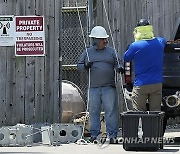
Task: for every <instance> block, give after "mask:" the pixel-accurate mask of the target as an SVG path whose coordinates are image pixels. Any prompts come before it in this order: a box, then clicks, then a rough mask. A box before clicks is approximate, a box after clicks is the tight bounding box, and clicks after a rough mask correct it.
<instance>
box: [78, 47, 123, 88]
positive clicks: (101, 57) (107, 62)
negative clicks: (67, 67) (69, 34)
mask: <svg viewBox="0 0 180 154" xmlns="http://www.w3.org/2000/svg"><path fill="white" fill-rule="evenodd" d="M87 53H88V56H89V61H90V62H93V65H92V67H91V69H90V87H101V86H115V69H117V68H119V67H121V66H122V62H121V60H120V58H119V57H120V56H119V54H118V52H117V51H116V50H115V49H113V48H111V47H108V46H107V47H105V48H104V49H102V50H97V49H96V48H95V47H94V46H92V47H90V48H88V49H87V51H86V50H84V51H83V53H82V54H81V56H80V58H79V61H78V64H77V68H78V70H79V71H87V73H88V70H87V69H85V67H84V64H85V63H86V62H87V61H88V58H87ZM117 59H118V62H117Z"/></svg>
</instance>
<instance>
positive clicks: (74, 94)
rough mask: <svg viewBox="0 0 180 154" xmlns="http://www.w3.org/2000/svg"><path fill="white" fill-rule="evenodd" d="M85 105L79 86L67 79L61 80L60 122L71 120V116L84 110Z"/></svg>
mask: <svg viewBox="0 0 180 154" xmlns="http://www.w3.org/2000/svg"><path fill="white" fill-rule="evenodd" d="M85 108H86V105H85V103H84V101H83V98H82V92H81V90H80V89H79V87H78V86H77V85H76V84H74V83H72V82H70V81H67V80H62V122H63V123H68V122H71V120H72V117H73V116H74V115H77V114H79V113H81V112H84V111H85Z"/></svg>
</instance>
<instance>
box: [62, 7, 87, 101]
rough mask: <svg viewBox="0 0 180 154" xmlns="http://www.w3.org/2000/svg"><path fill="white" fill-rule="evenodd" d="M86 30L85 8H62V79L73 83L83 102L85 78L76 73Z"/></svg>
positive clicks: (85, 91) (85, 90)
mask: <svg viewBox="0 0 180 154" xmlns="http://www.w3.org/2000/svg"><path fill="white" fill-rule="evenodd" d="M78 14H79V16H80V20H79V16H78ZM80 23H81V24H82V30H81V26H80ZM87 29H88V27H87V8H86V6H80V7H79V6H78V9H77V7H75V6H70V7H62V79H63V80H69V81H71V82H73V83H75V84H76V85H77V86H78V87H79V88H80V89H81V91H82V93H83V96H82V97H83V98H84V99H85V100H86V98H87V97H86V93H87V77H86V75H85V74H83V73H80V72H78V71H77V62H78V59H79V56H80V54H81V53H82V50H83V49H84V48H85V44H84V39H85V42H87V37H86V36H87ZM82 31H83V34H84V36H85V38H83V34H82ZM86 44H87V43H86Z"/></svg>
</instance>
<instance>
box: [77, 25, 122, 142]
mask: <svg viewBox="0 0 180 154" xmlns="http://www.w3.org/2000/svg"><path fill="white" fill-rule="evenodd" d="M89 37H90V38H92V41H93V44H92V46H91V47H89V48H87V49H85V50H84V51H83V53H82V54H81V56H80V58H79V61H78V64H77V67H78V70H79V71H85V72H86V73H87V74H89V88H88V91H89V101H88V111H89V115H90V133H91V139H90V141H91V142H93V141H94V140H96V138H97V136H98V135H99V134H100V133H101V132H100V128H101V122H100V113H101V106H103V109H104V112H105V121H106V132H107V133H108V136H109V138H110V143H112V144H113V143H117V139H116V137H117V132H118V102H117V92H116V85H115V72H118V73H120V72H121V73H123V72H124V69H123V66H122V61H121V60H120V56H119V54H118V52H117V51H116V50H115V49H114V48H112V47H109V46H107V44H108V40H107V39H108V37H109V35H107V33H106V30H105V29H104V28H103V27H102V26H95V27H94V28H93V29H92V30H91V33H90V35H89ZM88 72H89V73H88Z"/></svg>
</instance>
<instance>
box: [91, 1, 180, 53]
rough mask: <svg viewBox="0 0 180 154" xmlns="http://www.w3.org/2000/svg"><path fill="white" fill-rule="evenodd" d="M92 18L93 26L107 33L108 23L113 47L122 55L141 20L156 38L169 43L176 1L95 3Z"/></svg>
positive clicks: (178, 14)
mask: <svg viewBox="0 0 180 154" xmlns="http://www.w3.org/2000/svg"><path fill="white" fill-rule="evenodd" d="M103 1H104V4H105V5H103ZM105 10H106V11H105ZM106 12H107V16H106ZM94 16H95V23H96V25H103V26H105V27H106V29H107V30H108V31H109V27H108V22H107V21H109V23H110V28H111V30H112V35H113V38H114V43H115V47H116V49H117V50H118V51H119V52H120V53H123V52H124V51H125V49H126V48H127V45H128V44H130V43H131V42H133V41H134V38H133V33H132V32H133V30H134V28H135V27H136V23H137V21H138V20H139V19H141V18H145V19H149V20H150V22H151V24H152V25H153V26H154V33H155V35H156V36H164V37H165V38H166V39H167V40H170V39H173V35H174V33H173V30H174V28H175V26H176V25H175V24H176V22H177V21H178V18H180V0H97V4H96V7H95V9H94ZM107 19H108V20H107ZM109 34H110V31H109ZM110 43H111V44H112V41H111V39H110Z"/></svg>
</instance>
